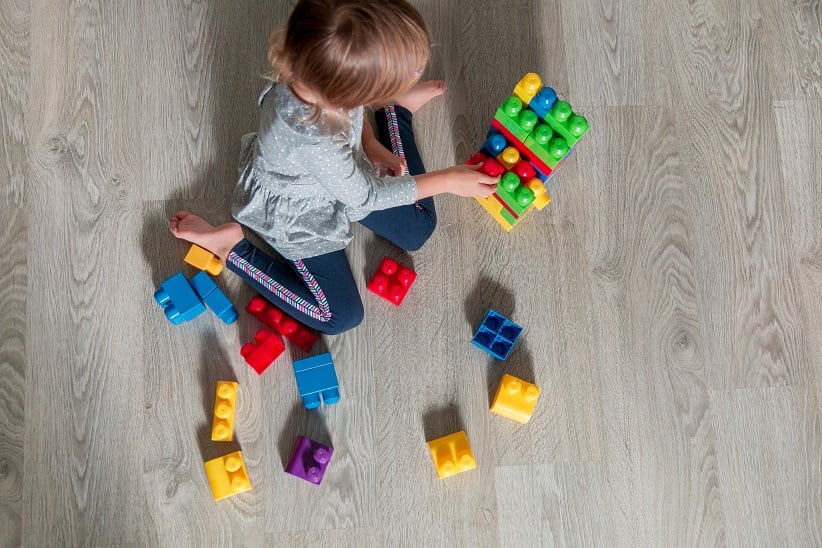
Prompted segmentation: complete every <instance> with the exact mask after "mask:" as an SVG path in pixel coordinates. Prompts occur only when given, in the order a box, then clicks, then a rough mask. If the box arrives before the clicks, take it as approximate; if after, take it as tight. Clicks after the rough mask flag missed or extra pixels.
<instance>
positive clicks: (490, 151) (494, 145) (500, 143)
mask: <svg viewBox="0 0 822 548" xmlns="http://www.w3.org/2000/svg"><path fill="white" fill-rule="evenodd" d="M507 146H508V140H507V139H506V138H505V135H503V134H502V133H500V132H498V131H497V130H495V129H493V128H491V130H489V131H488V138H487V139H486V140H485V142H484V143H483V144H482V148H481V149H480V152H482V153H483V154H485V155H486V156H488V157H489V158H496V157H497V156H499V155H500V154H501V153H502V151H503V150H505V147H507Z"/></svg>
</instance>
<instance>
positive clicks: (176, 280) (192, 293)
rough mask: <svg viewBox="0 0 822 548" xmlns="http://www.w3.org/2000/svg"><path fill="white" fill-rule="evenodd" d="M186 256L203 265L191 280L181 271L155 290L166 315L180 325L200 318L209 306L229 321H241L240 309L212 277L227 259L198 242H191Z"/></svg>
mask: <svg viewBox="0 0 822 548" xmlns="http://www.w3.org/2000/svg"><path fill="white" fill-rule="evenodd" d="M184 260H185V262H187V263H188V264H190V265H192V266H194V267H195V268H199V269H200V272H198V273H197V274H195V275H194V276H193V277H192V278H191V280H189V279H188V278H186V277H185V275H184V274H183V273H182V272H178V273H177V274H175V275H173V276H172V277H170V278H169V279H167V280H166V281H164V282H163V283H162V284H160V289H158V290H157V291H155V292H154V300H155V301H157V304H159V305H160V306H161V307H162V308H163V311H164V312H165V315H166V318H168V320H169V321H170V322H171V323H173V324H175V325H177V324H180V323H183V322H187V321H189V320H192V319H194V318H196V317H197V316H199V315H200V314H201V313H203V312H205V309H206V306H208V308H210V309H211V310H213V311H214V314H216V315H217V317H218V318H220V319H221V320H223V321H224V322H225V323H227V324H232V323H234V322H235V321H237V309H236V308H234V305H232V304H231V301H229V300H228V297H226V296H225V293H223V292H222V290H221V289H220V288H219V287H217V284H216V283H214V280H212V279H211V276H217V275H219V274H220V272H221V271H222V269H223V263H221V262H220V260H219V259H217V257H215V256H214V254H212V253H211V252H209V251H206V250H205V249H203V248H201V247H199V246H197V245H192V246H191V248H190V249H189V251H188V253H187V254H186V256H185V259H184ZM209 274H210V275H211V276H209Z"/></svg>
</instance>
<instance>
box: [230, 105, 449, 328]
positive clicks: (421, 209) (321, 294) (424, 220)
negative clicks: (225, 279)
mask: <svg viewBox="0 0 822 548" xmlns="http://www.w3.org/2000/svg"><path fill="white" fill-rule="evenodd" d="M374 114H375V118H376V122H377V135H378V138H379V140H380V142H381V143H382V144H383V146H385V147H386V148H387V149H389V150H392V140H391V136H392V133H393V135H394V137H395V139H394V144H395V147H396V145H397V139H396V137H397V136H399V143H401V146H402V150H403V152H404V154H405V161H406V163H407V164H408V171H409V172H410V174H411V175H420V174H422V173H425V167H424V166H423V163H422V160H421V159H420V155H419V152H418V151H417V145H416V143H415V141H414V132H413V129H412V126H411V118H412V117H411V113H410V112H409V111H408V110H406V109H405V108H403V107H400V106H391V107H386V108H385V109H380V110H378V111H377V112H375V113H374ZM365 123H368V121H367V120H366V121H365ZM395 153H396V150H395ZM360 224H362V225H363V226H365V227H366V228H368V229H370V230H371V231H373V232H374V233H376V234H378V235H380V236H382V237H383V238H385V239H387V240H389V241H390V242H393V243H394V244H396V245H397V246H398V247H400V248H402V249H405V250H407V251H415V250H417V249H419V248H420V247H422V245H423V244H424V243H425V242H426V241H427V240H428V238H429V237H430V236H431V234H433V232H434V229H435V228H436V226H437V214H436V210H435V209H434V199H433V198H425V199H422V200H420V201H418V202H417V203H415V204H409V205H404V206H398V207H393V208H390V209H384V210H381V211H374V212H372V213H371V214H369V215H368V216H367V217H365V218H364V219H362V220H360ZM226 266H227V267H228V269H229V270H231V271H233V272H235V273H236V274H237V275H239V276H240V277H241V278H243V279H244V280H245V281H246V282H247V283H248V284H249V285H251V287H253V288H254V289H256V290H257V291H258V292H259V293H260V295H262V296H263V297H265V298H266V299H268V300H269V301H270V302H271V303H272V304H273V305H274V306H276V307H277V308H279V309H281V310H282V311H283V312H285V313H286V314H288V315H290V316H292V317H293V318H295V319H296V320H298V321H300V322H302V323H304V324H305V325H307V326H309V327H311V328H312V329H316V330H317V331H319V332H321V333H326V334H329V335H335V334H338V333H342V332H343V331H347V330H349V329H352V328H354V327H356V326H357V325H359V324H360V322H362V319H363V305H362V299H361V298H360V294H359V291H358V290H357V285H356V283H355V281H354V275H353V274H352V272H351V265H350V264H349V263H348V258H347V257H346V255H345V251H344V250H340V251H334V252H332V253H326V254H324V255H318V256H316V257H310V258H307V259H300V260H297V261H290V260H287V259H284V258H282V257H272V256H271V255H269V254H268V253H266V252H265V251H263V250H261V249H259V248H258V247H257V246H255V245H254V244H252V243H251V242H249V241H248V240H247V239H243V240H242V241H241V242H240V243H238V244H237V245H236V246H234V249H232V250H231V253H229V256H228V258H227V260H226Z"/></svg>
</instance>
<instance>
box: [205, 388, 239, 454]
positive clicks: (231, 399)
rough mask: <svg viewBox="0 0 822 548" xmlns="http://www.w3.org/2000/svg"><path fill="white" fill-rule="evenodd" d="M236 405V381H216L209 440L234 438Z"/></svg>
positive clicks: (229, 439)
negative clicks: (215, 395) (212, 420)
mask: <svg viewBox="0 0 822 548" xmlns="http://www.w3.org/2000/svg"><path fill="white" fill-rule="evenodd" d="M236 406H237V383H236V382H231V381H217V397H216V398H215V400H214V422H213V423H212V427H211V441H231V440H233V439H234V410H235V409H236Z"/></svg>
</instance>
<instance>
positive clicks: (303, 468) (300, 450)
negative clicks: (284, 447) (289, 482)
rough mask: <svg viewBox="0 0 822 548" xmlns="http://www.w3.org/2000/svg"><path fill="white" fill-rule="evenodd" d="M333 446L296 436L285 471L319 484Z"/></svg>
mask: <svg viewBox="0 0 822 548" xmlns="http://www.w3.org/2000/svg"><path fill="white" fill-rule="evenodd" d="M333 452H334V448H333V447H328V446H327V445H323V444H321V443H317V442H316V441H314V440H312V439H309V438H306V437H305V436H298V437H297V443H296V444H295V445H294V451H293V452H292V453H291V460H290V461H288V465H287V466H286V467H285V471H286V472H288V473H289V474H291V475H294V476H297V477H298V478H302V479H304V480H305V481H307V482H310V483H314V484H316V485H319V484H320V482H322V480H323V476H324V475H325V469H326V468H327V467H328V461H329V460H331V453H333Z"/></svg>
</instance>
